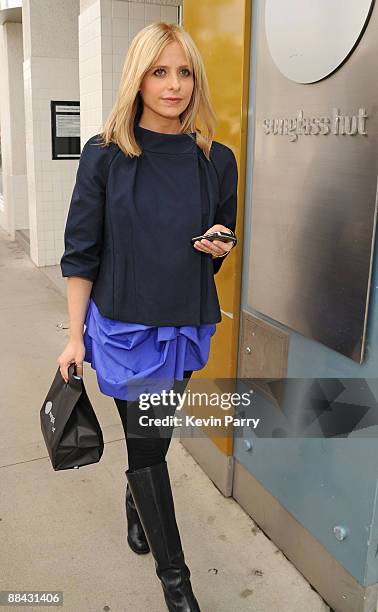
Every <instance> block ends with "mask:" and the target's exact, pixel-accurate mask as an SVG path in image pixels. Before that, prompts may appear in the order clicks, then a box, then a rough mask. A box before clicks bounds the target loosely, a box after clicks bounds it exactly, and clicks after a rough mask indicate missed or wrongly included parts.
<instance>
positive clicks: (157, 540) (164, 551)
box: [126, 461, 201, 612]
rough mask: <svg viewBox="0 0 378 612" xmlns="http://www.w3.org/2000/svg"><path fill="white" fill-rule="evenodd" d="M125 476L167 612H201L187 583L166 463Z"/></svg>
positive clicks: (127, 473) (188, 573)
mask: <svg viewBox="0 0 378 612" xmlns="http://www.w3.org/2000/svg"><path fill="white" fill-rule="evenodd" d="M126 476H127V479H128V482H129V485H130V489H131V492H132V495H133V498H134V503H135V506H136V508H137V510H138V514H139V518H140V520H141V523H142V525H143V528H144V531H145V534H146V538H147V541H148V543H149V545H150V549H151V552H152V554H153V556H154V559H155V567H156V574H157V576H158V577H159V578H160V580H161V583H162V587H163V592H164V597H165V601H166V604H167V607H168V610H169V611H170V612H201V611H200V607H199V605H198V601H197V600H196V598H195V596H194V594H193V591H192V586H191V584H190V571H189V568H188V566H187V565H186V563H185V558H184V553H183V551H182V547H181V540H180V534H179V530H178V527H177V523H176V517H175V509H174V503H173V497H172V490H171V483H170V480H169V474H168V466H167V462H166V461H163V462H162V463H159V464H157V465H153V466H151V467H146V468H142V469H140V470H134V471H133V472H130V471H129V470H127V471H126Z"/></svg>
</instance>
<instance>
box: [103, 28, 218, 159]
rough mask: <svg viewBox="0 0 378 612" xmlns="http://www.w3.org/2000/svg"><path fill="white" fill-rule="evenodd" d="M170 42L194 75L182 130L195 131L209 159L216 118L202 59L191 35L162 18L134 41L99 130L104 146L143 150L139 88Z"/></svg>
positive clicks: (132, 153)
mask: <svg viewBox="0 0 378 612" xmlns="http://www.w3.org/2000/svg"><path fill="white" fill-rule="evenodd" d="M171 42H178V43H180V44H181V46H182V48H183V51H184V53H185V55H186V60H187V62H188V65H189V66H190V69H191V70H192V72H193V76H194V87H193V93H192V97H191V99H190V102H189V104H188V106H187V108H186V109H185V110H184V111H183V112H182V113H181V115H180V120H181V132H180V133H184V134H186V133H191V132H196V140H197V144H198V146H199V147H200V148H201V149H202V150H203V152H204V154H205V155H206V157H207V159H209V156H210V148H211V143H212V139H213V136H214V133H215V125H216V121H217V119H216V114H215V111H214V108H213V105H212V103H211V100H210V92H209V84H208V81H207V77H206V71H205V66H204V64H203V60H202V57H201V55H200V53H199V51H198V49H197V47H196V45H195V43H194V42H193V40H192V38H191V37H190V36H189V34H188V33H187V32H186V31H185V30H184V29H183V28H182V27H181V26H179V25H176V24H173V23H165V22H163V21H157V22H155V23H152V24H150V25H148V26H146V27H145V28H143V29H142V30H140V31H139V32H138V33H137V34H136V36H135V37H134V38H133V40H132V41H131V44H130V47H129V49H128V51H127V54H126V58H125V62H124V65H123V70H122V75H121V81H120V85H119V89H118V93H117V96H116V100H115V102H114V105H113V108H112V110H111V112H110V115H109V116H108V118H107V120H106V122H105V123H104V126H103V130H102V132H101V133H100V135H101V140H102V142H103V144H104V146H106V145H108V144H110V143H111V142H114V143H116V144H117V145H118V146H119V147H120V149H122V151H123V152H124V153H125V154H126V155H129V156H139V155H140V154H141V153H142V151H141V149H140V147H139V145H138V143H137V142H136V139H135V135H134V121H135V117H136V115H137V114H139V113H141V111H142V109H143V101H142V98H141V97H140V94H139V92H138V90H139V88H140V86H141V82H142V80H143V77H144V75H145V74H146V72H147V71H148V70H149V68H150V67H151V66H152V65H153V64H154V62H156V60H157V58H158V57H159V55H160V53H161V52H162V51H163V49H165V47H166V46H167V45H168V44H170V43H171ZM197 117H198V118H199V119H200V121H201V123H202V125H203V127H204V131H203V133H202V132H201V130H200V129H199V128H197V126H196V120H197Z"/></svg>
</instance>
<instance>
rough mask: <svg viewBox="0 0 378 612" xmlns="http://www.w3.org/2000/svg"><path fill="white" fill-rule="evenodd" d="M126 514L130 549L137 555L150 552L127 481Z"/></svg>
mask: <svg viewBox="0 0 378 612" xmlns="http://www.w3.org/2000/svg"><path fill="white" fill-rule="evenodd" d="M125 506H126V516H127V541H128V543H129V546H130V548H131V550H133V551H134V552H135V553H137V554H138V555H144V554H146V553H148V552H150V547H149V546H148V542H147V539H146V536H145V533H144V531H143V527H142V523H141V522H140V518H139V516H138V511H137V509H136V507H135V504H134V500H133V496H132V495H131V491H130V487H129V483H127V486H126V500H125Z"/></svg>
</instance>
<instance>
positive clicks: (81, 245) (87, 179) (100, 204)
mask: <svg viewBox="0 0 378 612" xmlns="http://www.w3.org/2000/svg"><path fill="white" fill-rule="evenodd" d="M93 142H94V137H92V138H91V139H90V140H89V141H88V142H87V143H86V144H85V145H84V147H83V150H82V153H81V157H80V161H79V166H78V169H77V173H76V182H75V186H74V189H73V193H72V197H71V202H70V207H69V211H68V216H67V221H66V226H65V230H64V246H65V251H64V253H63V256H62V258H61V260H60V267H61V271H62V276H81V277H82V278H87V279H88V280H91V281H95V280H96V277H97V274H98V270H99V267H100V256H101V248H102V240H103V226H104V208H105V179H104V165H105V164H106V161H105V159H104V154H103V153H99V152H98V149H99V146H98V145H94V144H93ZM95 148H97V151H96V150H94V149H95Z"/></svg>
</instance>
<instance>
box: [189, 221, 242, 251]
mask: <svg viewBox="0 0 378 612" xmlns="http://www.w3.org/2000/svg"><path fill="white" fill-rule="evenodd" d="M212 232H227V233H229V234H231V231H230V230H229V229H228V227H225V226H224V225H220V224H219V223H217V224H216V225H213V226H212V227H209V229H208V230H206V232H203V233H204V234H211V233H212ZM193 246H194V248H195V249H197V251H202V252H203V253H210V254H211V255H212V256H213V257H219V255H226V254H227V253H229V252H230V251H231V249H232V247H233V242H231V240H230V241H229V242H222V241H221V240H213V241H211V240H206V238H202V240H196V241H195V242H194V244H193Z"/></svg>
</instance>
